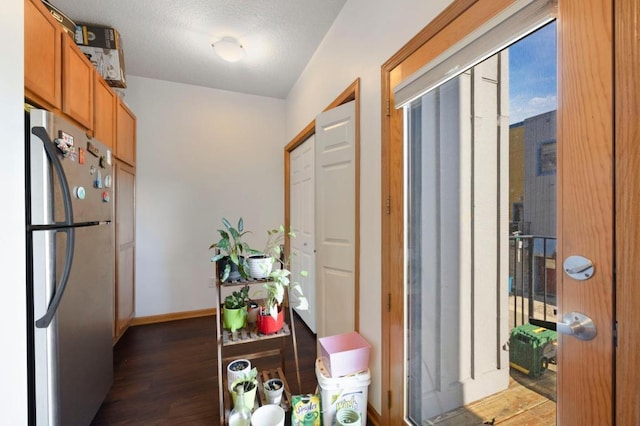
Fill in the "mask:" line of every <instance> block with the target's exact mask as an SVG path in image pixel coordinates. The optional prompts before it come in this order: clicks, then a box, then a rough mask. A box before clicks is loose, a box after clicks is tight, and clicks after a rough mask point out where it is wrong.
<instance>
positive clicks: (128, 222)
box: [114, 161, 136, 340]
mask: <svg viewBox="0 0 640 426" xmlns="http://www.w3.org/2000/svg"><path fill="white" fill-rule="evenodd" d="M135 177H136V176H135V169H134V168H133V167H131V166H129V165H128V164H125V163H123V162H121V161H116V165H115V178H114V180H115V203H116V205H115V208H116V215H115V222H116V288H115V307H116V309H115V310H116V312H115V315H116V316H115V324H114V332H115V340H117V339H118V338H120V336H122V334H123V333H124V332H125V331H126V329H127V327H129V324H130V323H131V320H132V319H133V317H134V316H135V267H134V265H135V263H134V260H135V246H136V240H135Z"/></svg>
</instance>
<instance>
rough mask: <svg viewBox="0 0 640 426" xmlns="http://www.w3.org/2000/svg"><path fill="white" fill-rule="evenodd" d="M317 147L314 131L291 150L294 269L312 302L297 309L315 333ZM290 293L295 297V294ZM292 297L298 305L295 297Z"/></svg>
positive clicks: (294, 273) (295, 276) (292, 270)
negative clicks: (306, 306) (315, 161)
mask: <svg viewBox="0 0 640 426" xmlns="http://www.w3.org/2000/svg"><path fill="white" fill-rule="evenodd" d="M314 150H315V136H314V135H312V136H311V137H309V139H307V140H305V141H304V142H303V143H302V144H301V145H300V146H298V147H297V148H296V149H294V150H293V151H292V152H291V183H290V185H291V187H290V194H291V198H290V209H291V211H290V213H291V214H290V217H291V229H293V231H294V232H295V234H296V238H291V240H290V242H291V244H290V247H291V254H292V257H291V273H292V275H293V277H294V278H295V279H296V280H297V281H298V282H300V284H301V285H302V291H303V292H304V295H305V296H306V298H307V300H308V302H309V309H307V310H298V309H296V312H297V313H298V314H299V315H300V318H302V320H303V321H304V322H305V323H306V324H307V326H308V327H309V328H310V329H311V331H313V332H314V333H316V332H317V328H316V327H317V325H316V312H317V308H316V304H317V302H316V286H315V277H316V274H315V267H316V266H315V172H314V170H315V164H314ZM300 271H306V272H307V276H306V277H303V276H301V275H300ZM291 296H292V299H295V295H293V294H292V295H291ZM292 301H293V302H294V306H296V305H297V303H296V300H292Z"/></svg>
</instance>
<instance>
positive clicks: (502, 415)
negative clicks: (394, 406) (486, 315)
mask: <svg viewBox="0 0 640 426" xmlns="http://www.w3.org/2000/svg"><path fill="white" fill-rule="evenodd" d="M553 367H554V368H555V366H553ZM555 400H556V372H555V371H553V369H551V368H550V369H549V370H547V371H545V372H544V374H542V376H540V377H538V378H535V379H534V378H531V377H529V376H527V375H525V374H523V373H520V372H519V371H517V370H514V369H511V378H510V380H509V388H507V389H506V390H504V391H502V392H498V393H496V394H494V395H491V396H489V397H487V398H484V399H482V400H480V401H476V402H474V403H472V404H469V405H467V406H465V407H461V408H458V409H457V410H453V411H450V412H448V413H445V414H442V415H440V416H438V417H435V418H432V419H430V420H426V421H425V422H424V423H423V424H424V425H440V426H449V425H450V426H472V425H504V426H507V425H513V426H516V425H517V426H539V425H541V426H547V425H555V424H556V402H555Z"/></svg>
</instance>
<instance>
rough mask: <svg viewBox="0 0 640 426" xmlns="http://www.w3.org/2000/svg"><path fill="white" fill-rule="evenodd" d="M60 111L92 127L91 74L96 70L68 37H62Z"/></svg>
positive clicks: (83, 124)
mask: <svg viewBox="0 0 640 426" xmlns="http://www.w3.org/2000/svg"><path fill="white" fill-rule="evenodd" d="M62 49H63V50H62V61H63V64H62V65H63V66H62V88H63V96H62V111H63V112H64V113H65V114H67V115H69V116H70V117H71V118H73V119H74V120H76V121H77V122H78V123H79V124H81V125H82V126H83V127H85V128H86V129H89V130H91V129H93V79H94V77H93V75H94V73H96V72H97V71H96V70H95V68H94V67H93V65H92V64H91V62H90V61H89V60H88V59H87V57H86V56H84V54H83V53H82V52H81V51H80V49H78V47H77V46H76V44H75V43H74V42H73V40H71V38H70V37H67V36H65V37H63V39H62Z"/></svg>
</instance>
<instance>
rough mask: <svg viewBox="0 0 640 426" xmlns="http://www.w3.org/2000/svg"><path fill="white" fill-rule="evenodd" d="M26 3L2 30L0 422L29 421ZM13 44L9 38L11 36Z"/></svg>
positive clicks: (12, 9)
mask: <svg viewBox="0 0 640 426" xmlns="http://www.w3.org/2000/svg"><path fill="white" fill-rule="evenodd" d="M23 13H24V5H23V2H22V1H21V0H11V1H9V2H4V3H3V4H2V13H0V28H2V33H3V34H4V35H5V37H4V39H5V42H4V43H1V44H0V58H2V64H3V66H2V78H0V129H2V146H3V149H2V166H1V167H0V179H2V184H1V185H0V200H2V209H1V210H0V223H2V224H4V226H3V229H2V238H1V239H0V241H1V244H0V271H2V278H1V279H0V284H1V286H2V297H0V335H1V336H2V340H3V342H5V343H4V344H3V348H4V349H3V351H2V356H0V360H2V362H0V377H1V378H2V384H1V385H0V413H2V414H1V415H0V418H1V419H2V420H1V421H0V422H1V423H3V424H8V425H23V424H27V363H26V362H27V355H26V354H27V346H26V345H27V336H26V292H25V282H26V276H25V271H26V265H25V237H24V223H25V211H24V196H25V194H24V184H23V182H24V148H23V147H24V127H23V122H24V118H23V117H24V115H23V114H24V113H23V108H22V104H23V101H24V89H23V87H24V80H23V74H24V72H23V64H24V40H23V34H24V15H23ZM9 39H10V40H11V42H7V41H8V40H9Z"/></svg>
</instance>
